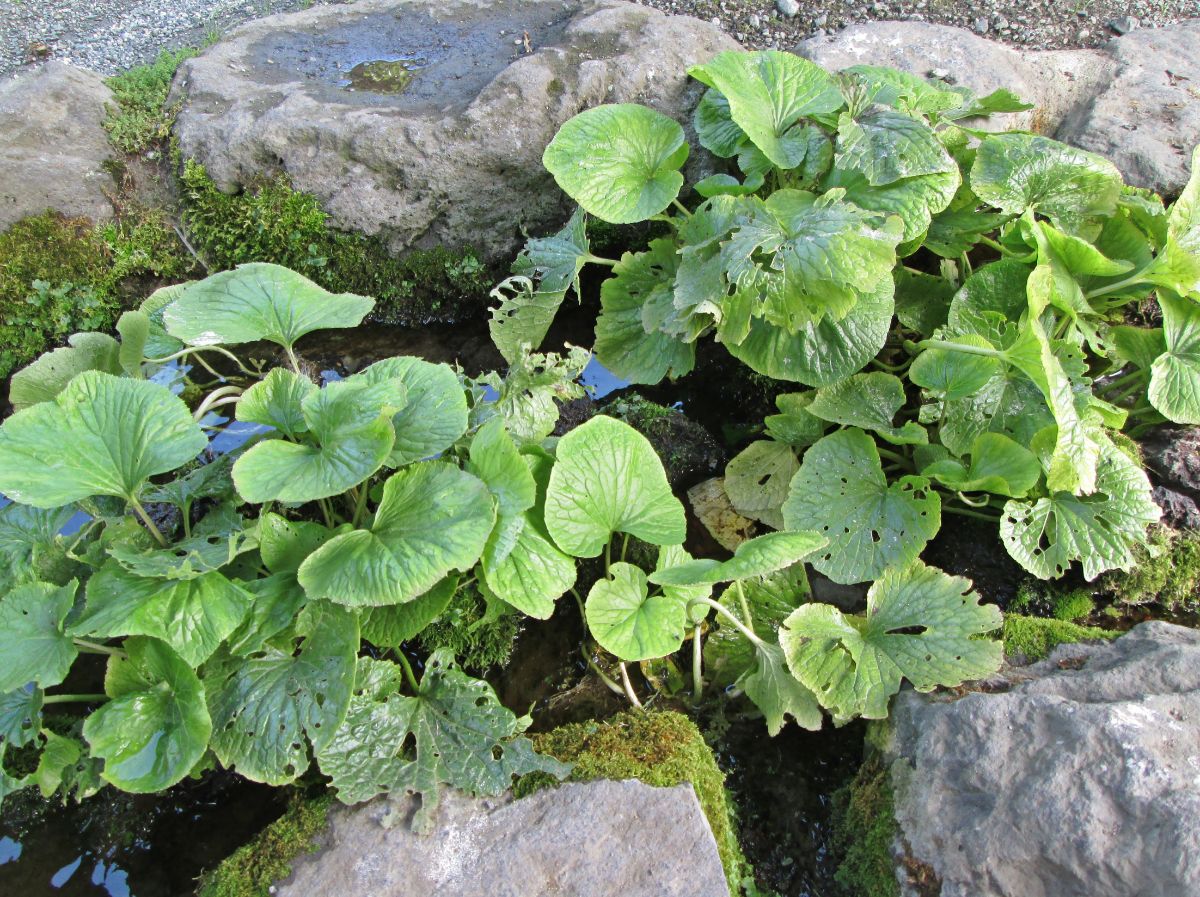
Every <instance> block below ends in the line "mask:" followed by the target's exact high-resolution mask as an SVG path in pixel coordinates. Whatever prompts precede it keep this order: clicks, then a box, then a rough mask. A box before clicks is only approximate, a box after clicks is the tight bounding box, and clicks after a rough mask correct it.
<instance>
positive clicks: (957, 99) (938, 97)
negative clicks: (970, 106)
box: [842, 65, 965, 115]
mask: <svg viewBox="0 0 1200 897" xmlns="http://www.w3.org/2000/svg"><path fill="white" fill-rule="evenodd" d="M842 74H843V75H853V76H854V77H855V79H856V80H859V81H861V82H862V83H864V84H866V85H867V86H868V87H869V88H871V89H872V90H873V91H874V97H873V99H874V101H875V102H876V103H880V104H882V105H884V106H893V107H896V108H899V109H904V110H909V111H911V112H914V113H916V114H918V115H937V114H938V113H941V112H949V111H951V110H955V109H959V108H960V107H962V105H963V104H964V102H965V97H964V96H963V95H962V94H961V93H958V92H956V91H954V90H949V89H947V88H946V86H945V82H942V83H940V84H939V83H937V82H935V81H930V80H927V79H925V78H922V77H920V76H919V75H914V74H912V73H911V72H904V71H900V70H899V69H894V68H889V67H887V66H882V65H852V66H850V67H848V68H844V69H842Z"/></svg>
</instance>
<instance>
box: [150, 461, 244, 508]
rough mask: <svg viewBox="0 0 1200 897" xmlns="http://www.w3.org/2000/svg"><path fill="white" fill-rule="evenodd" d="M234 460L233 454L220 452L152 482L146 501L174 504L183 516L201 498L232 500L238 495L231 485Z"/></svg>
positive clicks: (222, 500) (221, 500)
mask: <svg viewBox="0 0 1200 897" xmlns="http://www.w3.org/2000/svg"><path fill="white" fill-rule="evenodd" d="M234 460H235V458H234V456H233V455H221V456H220V457H218V458H214V459H213V460H211V461H209V462H208V463H207V464H203V465H201V466H200V467H197V468H196V469H195V470H192V471H190V472H189V473H186V474H184V475H183V476H181V477H177V478H176V479H173V480H169V481H168V482H166V483H163V484H161V485H158V486H152V487H151V488H150V489H148V490H146V501H156V502H167V503H168V504H172V505H175V507H177V508H179V510H180V511H182V512H183V514H184V515H185V516H190V514H191V508H192V505H193V504H194V503H196V502H197V501H199V500H200V499H203V498H212V499H216V500H217V501H220V502H223V503H225V502H230V503H231V502H233V501H235V500H236V498H237V495H236V493H235V492H234V488H233V462H234Z"/></svg>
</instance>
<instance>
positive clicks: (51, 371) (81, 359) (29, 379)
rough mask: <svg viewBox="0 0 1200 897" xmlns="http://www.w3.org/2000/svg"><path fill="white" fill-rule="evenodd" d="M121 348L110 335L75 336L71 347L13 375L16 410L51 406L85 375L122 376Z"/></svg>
mask: <svg viewBox="0 0 1200 897" xmlns="http://www.w3.org/2000/svg"><path fill="white" fill-rule="evenodd" d="M120 351H121V347H120V345H118V343H117V341H116V340H115V339H113V338H112V337H111V336H109V335H108V334H107V333H72V334H71V335H70V336H69V337H67V345H66V346H64V347H63V348H61V349H54V350H53V351H51V352H47V353H45V354H44V355H41V356H39V357H38V359H37V360H36V361H34V362H33V363H32V364H30V365H28V366H27V367H23V368H21V370H19V371H17V372H16V373H15V374H13V375H12V380H10V381H9V384H8V400H9V401H10V402H12V406H13V408H14V409H15V410H17V411H20V410H21V409H22V408H28V407H29V406H30V405H36V404H38V403H39V402H48V401H50V400H51V399H53V398H54V397H55V396H56V395H58V394H59V393H60V392H62V391H63V389H64V388H65V387H66V385H67V384H68V383H70V382H71V380H72V379H74V378H75V377H76V376H78V375H79V374H82V373H83V372H84V371H105V372H106V373H109V374H118V375H119V374H120V373H121V362H120Z"/></svg>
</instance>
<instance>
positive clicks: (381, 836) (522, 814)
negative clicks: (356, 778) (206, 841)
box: [275, 780, 729, 897]
mask: <svg viewBox="0 0 1200 897" xmlns="http://www.w3.org/2000/svg"><path fill="white" fill-rule="evenodd" d="M393 810H394V812H395V814H396V816H397V817H398V818H397V820H396V822H395V824H394V825H391V827H386V828H385V827H384V825H383V819H384V817H385V816H387V815H388V814H389V812H392V811H393ZM414 810H415V803H414V802H413V800H412V799H405V800H404V801H402V802H399V803H397V804H396V805H395V806H394V807H392V806H390V805H389V803H388V802H387V801H384V800H376V801H372V802H371V803H369V804H366V805H364V806H361V807H357V808H348V807H338V808H337V809H336V810H334V811H333V812H332V813H331V815H330V824H329V828H328V830H327V832H326V834H325V836H324V840H325V844H324V846H323V849H322V850H321V851H320V852H319V853H316V854H312V855H309V856H305V857H302V858H301V859H299V860H298V861H296V863H295V864H294V865H293V873H292V875H291V877H290V878H288V879H287V881H286V882H283V883H281V884H279V885H278V886H277V888H276V890H275V894H276V897H434V895H437V897H531V895H535V894H536V895H538V897H554V895H562V897H568V895H570V897H581V895H587V897H728V894H729V890H728V888H727V886H726V884H725V873H724V871H723V869H722V867H721V860H720V857H719V856H718V855H717V845H716V842H715V841H714V840H713V835H712V831H711V830H710V829H709V827H708V823H707V822H706V821H705V818H704V813H703V811H702V810H701V809H700V804H699V802H698V801H697V800H696V794H695V792H694V791H693V790H692V787H691V785H680V786H678V787H675V788H652V787H650V786H649V785H644V784H642V783H641V782H638V781H635V780H631V781H625V782H609V781H597V782H590V783H588V784H570V785H563V786H562V787H560V788H556V789H552V790H547V791H540V792H538V793H537V794H534V795H532V796H530V797H527V798H524V799H522V800H519V801H513V800H512V798H511V797H507V796H506V797H501V798H493V799H472V798H469V797H466V796H464V795H462V794H459V793H457V792H454V793H451V792H446V793H444V794H443V796H442V803H441V806H440V807H439V809H438V819H437V825H436V828H435V829H434V831H433V832H432V833H431V834H429V835H427V836H424V837H422V836H419V835H415V834H413V833H412V832H411V830H410V828H409V825H408V817H410V816H411V815H412V812H413V811H414Z"/></svg>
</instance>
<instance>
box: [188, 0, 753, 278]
mask: <svg viewBox="0 0 1200 897" xmlns="http://www.w3.org/2000/svg"><path fill="white" fill-rule="evenodd" d="M526 37H528V44H526ZM736 46H737V44H736V43H735V42H734V41H733V39H732V38H730V37H729V36H728V35H726V34H724V33H723V32H721V31H720V29H718V28H714V27H713V26H711V25H709V24H707V23H704V22H700V21H699V20H697V19H693V18H687V17H683V16H671V17H668V16H665V15H663V14H662V13H660V12H658V11H656V10H652V9H647V8H645V7H642V6H639V5H636V4H633V3H624V2H617V0H567V2H563V0H361V2H358V3H355V4H353V6H349V7H346V6H335V7H316V8H313V9H310V10H307V11H305V12H300V13H294V14H289V15H282V16H272V17H269V18H266V19H262V20H259V21H257V22H253V23H250V24H248V25H245V26H243V27H241V28H239V29H237V30H236V31H234V32H233V33H232V34H231V35H230V36H229V37H228V38H227V39H226V40H224V41H222V42H220V43H218V44H217V45H215V46H213V47H211V48H210V49H208V50H207V51H205V53H204V54H202V55H201V56H200V57H198V58H196V59H193V60H190V61H188V62H186V63H184V65H183V66H182V67H181V69H180V72H179V75H178V76H177V79H176V82H175V86H174V96H175V98H176V99H181V100H182V101H183V108H182V110H181V111H180V114H179V117H178V120H177V124H176V133H177V135H178V137H179V142H180V147H181V149H182V151H183V154H184V156H190V157H194V158H196V159H197V160H198V161H200V162H202V163H203V164H204V165H205V166H206V167H207V168H208V171H209V174H210V175H211V176H212V177H213V178H214V180H215V181H216V182H217V183H218V184H219V185H220V187H221V188H222V189H223V190H229V191H232V190H236V189H238V188H239V187H241V186H244V185H246V184H248V183H250V182H252V181H253V180H254V179H255V178H258V177H261V176H263V175H269V174H274V173H279V172H283V173H286V174H287V175H288V176H289V177H290V178H291V180H292V182H293V184H294V185H295V186H296V188H297V189H300V190H303V191H306V192H309V193H312V194H314V195H316V196H317V197H318V198H319V199H320V201H321V203H322V205H323V206H324V208H325V209H326V211H327V212H329V214H330V216H331V219H332V223H333V224H334V225H335V226H337V227H340V228H343V229H348V230H357V231H361V232H364V233H367V234H379V235H381V236H382V237H383V238H384V239H386V240H387V242H388V244H389V246H390V248H391V249H392V251H394V252H402V251H404V250H406V249H409V248H427V247H429V246H432V245H435V244H442V245H446V246H449V247H473V248H474V249H475V250H476V251H478V252H479V253H480V254H481V256H482V257H483V258H484V259H485V260H487V261H493V262H494V261H503V262H507V261H508V260H510V259H511V257H512V255H513V253H514V252H515V250H516V249H517V248H518V246H519V245H520V244H521V242H522V241H523V237H522V228H525V229H527V230H528V231H529V232H531V233H537V232H545V231H547V230H550V229H552V228H553V227H555V226H557V225H558V224H560V223H561V222H562V221H563V220H565V217H566V215H567V213H568V211H569V206H568V200H566V198H565V197H564V196H563V194H562V193H561V191H559V189H558V188H557V187H556V186H555V184H554V181H553V179H552V178H551V177H550V175H549V174H547V173H546V172H545V170H544V169H543V168H542V164H541V156H542V151H543V149H544V148H545V146H546V144H547V143H549V141H550V139H551V138H552V137H553V136H554V133H555V131H556V130H557V129H558V127H559V125H561V124H562V122H564V121H566V119H568V118H570V117H571V116H572V115H574V114H575V113H576V112H579V111H580V110H581V109H584V108H587V107H589V106H595V105H598V104H600V103H620V102H640V103H645V104H647V105H650V106H652V107H654V108H656V109H658V110H660V111H662V112H664V113H666V114H668V115H671V116H673V117H675V118H676V119H678V120H680V121H681V122H685V123H686V122H687V121H688V119H689V118H690V113H691V110H692V108H693V107H694V105H695V103H696V101H697V100H698V98H699V95H700V92H701V91H702V87H701V86H700V85H699V84H697V83H696V82H694V81H691V82H689V80H688V78H687V68H688V66H689V65H693V64H696V63H699V62H706V61H708V60H709V59H711V58H712V57H713V56H714V55H716V54H717V53H718V52H720V51H722V50H727V49H732V48H736ZM397 57H408V58H410V59H411V60H412V68H413V72H412V75H411V80H410V81H408V83H407V85H406V86H405V85H404V83H403V82H404V80H405V79H406V78H407V76H406V75H404V73H402V72H401V73H399V74H400V75H401V78H399V79H395V78H393V79H391V81H390V83H389V82H388V81H385V82H384V83H383V84H382V85H372V84H370V83H369V82H363V81H361V80H360V81H359V83H360V85H361V86H362V89H357V90H349V89H347V85H351V84H352V79H351V74H352V70H353V69H354V68H355V66H356V65H358V64H360V63H368V62H371V61H374V60H387V59H391V60H394V59H396V58H397ZM361 71H362V70H361V69H360V72H361ZM382 88H402V89H401V90H399V91H398V92H397V91H396V90H392V91H391V92H387V91H386V90H383V89H382ZM685 126H688V127H690V125H685ZM689 164H691V165H692V166H693V168H692V170H691V171H690V172H689V176H691V175H696V174H699V175H700V176H703V173H705V172H704V171H703V166H704V158H703V157H702V156H701V155H700V154H696V158H695V159H694V160H692V162H691V163H689Z"/></svg>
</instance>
